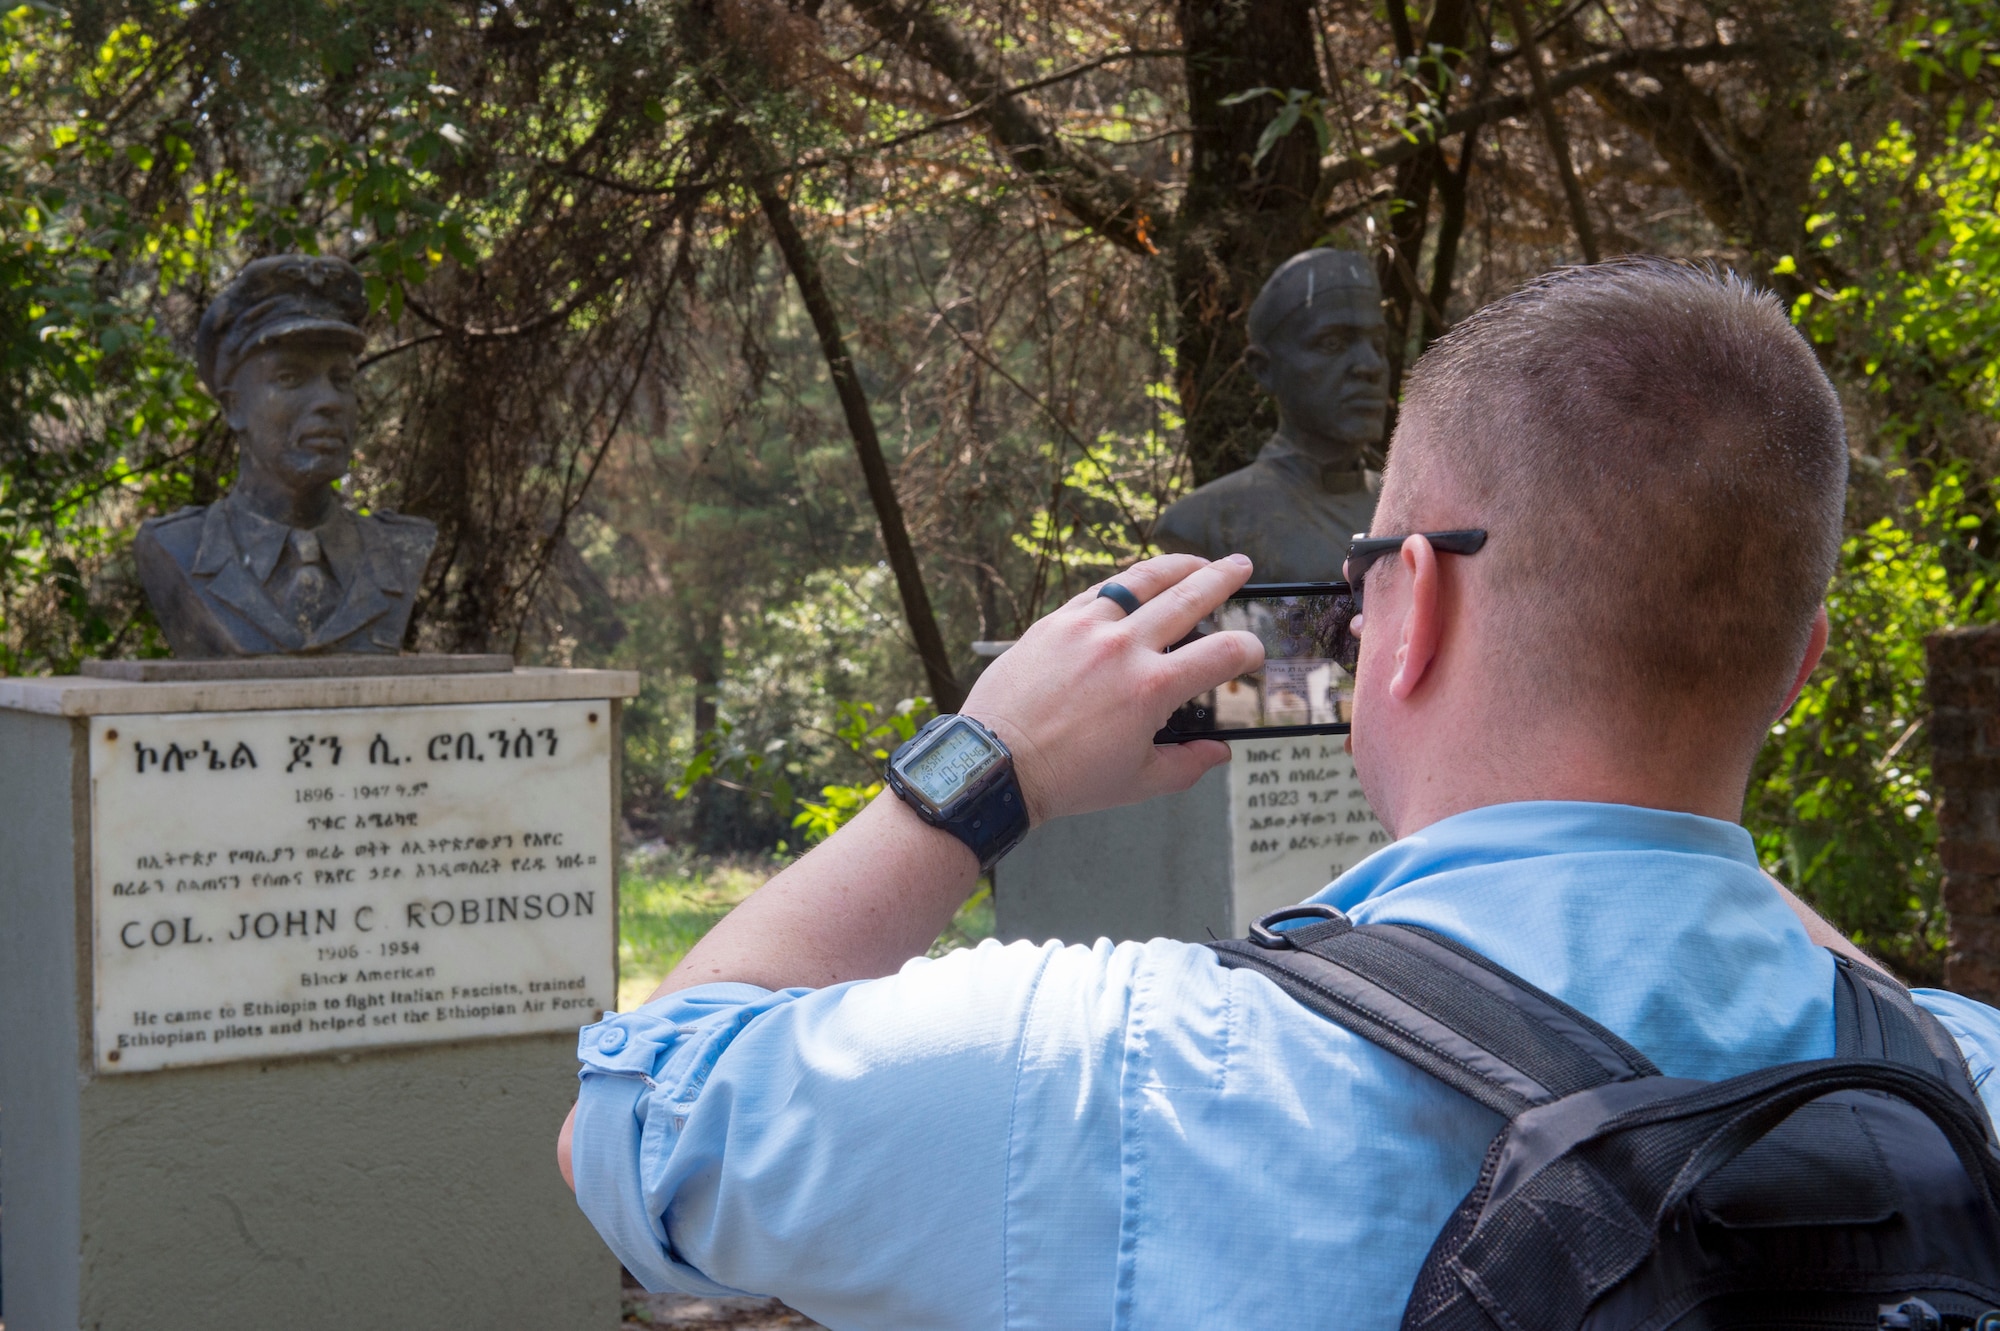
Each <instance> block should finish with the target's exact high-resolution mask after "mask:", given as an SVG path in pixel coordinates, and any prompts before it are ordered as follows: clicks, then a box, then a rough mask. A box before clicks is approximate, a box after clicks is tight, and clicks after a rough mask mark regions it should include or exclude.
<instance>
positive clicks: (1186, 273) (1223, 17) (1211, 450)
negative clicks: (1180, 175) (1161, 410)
mask: <svg viewBox="0 0 2000 1331" xmlns="http://www.w3.org/2000/svg"><path fill="white" fill-rule="evenodd" d="M1179 10H1180V26H1181V42H1182V46H1183V47H1184V49H1185V51H1186V55H1185V56H1183V57H1182V59H1183V61H1184V64H1185V68H1186V71H1187V90H1188V117H1189V121H1190V123H1191V125H1192V126H1193V129H1194V135H1193V146H1192V154H1193V155H1192V160H1191V162H1190V164H1189V169H1188V181H1187V192H1186V194H1185V195H1184V196H1183V201H1182V204H1181V209H1180V213H1179V215H1178V217H1177V218H1176V219H1175V223H1174V228H1173V234H1172V254H1171V260H1170V261H1171V265H1172V278H1173V291H1174V301H1175V304H1176V306H1177V307H1178V316H1179V317H1178V321H1177V323H1176V327H1175V336H1174V350H1175V353H1176V355H1177V358H1178V361H1179V364H1178V367H1177V377H1178V380H1179V385H1178V386H1179V389H1180V396H1181V410H1182V413H1183V414H1184V415H1185V416H1186V418H1187V448H1188V457H1189V461H1190V462H1191V464H1192V466H1193V470H1194V480H1195V483H1196V484H1197V485H1200V484H1205V483H1207V482H1208V481H1212V480H1214V479H1215V478H1216V477H1218V476H1221V475H1223V474H1225V473H1227V472H1231V471H1234V470H1236V469H1237V468H1238V467H1241V466H1243V465H1245V464H1246V463H1248V462H1249V461H1250V460H1251V459H1252V458H1254V457H1255V456H1256V455H1257V449H1258V446H1259V445H1260V444H1262V443H1263V440H1264V436H1265V435H1267V434H1268V433H1269V432H1270V430H1271V428H1272V427H1273V425H1275V424H1276V421H1277V414H1276V412H1275V410H1274V409H1273V408H1272V407H1271V406H1270V404H1269V403H1268V402H1267V401H1266V400H1265V399H1264V396H1263V393H1262V391H1261V390H1260V389H1259V388H1258V387H1257V385H1256V383H1255V382H1254V381H1253V380H1252V379H1251V378H1250V375H1249V372H1248V370H1247V369H1246V368H1245V366H1244V364H1243V351H1244V348H1245V347H1246V346H1247V336H1246V327H1245V316H1246V315H1247V314H1248V312H1249V309H1250V302H1251V301H1253V300H1255V299H1256V297H1257V292H1258V291H1259V290H1260V289H1261V288H1262V287H1263V285H1264V280H1265V279H1266V278H1268V277H1269V276H1270V275H1271V270H1272V269H1274V268H1276V267H1277V266H1278V265H1279V264H1280V263H1283V262H1284V261H1285V260H1286V259H1288V258H1290V257H1291V256H1292V255H1294V254H1296V253H1298V252H1299V251H1300V250H1303V249H1307V248H1310V247H1311V245H1312V244H1313V242H1314V241H1315V240H1316V239H1318V236H1319V216H1318V213H1317V211H1316V210H1315V209H1314V207H1313V195H1314V192H1315V191H1316V190H1317V189H1318V186H1319V141H1318V138H1317V136H1316V135H1315V134H1314V133H1313V130H1312V128H1311V126H1310V125H1308V124H1306V123H1305V121H1304V120H1303V119H1301V121H1300V123H1299V125H1298V126H1297V127H1296V128H1294V129H1293V130H1292V132H1291V133H1289V134H1287V135H1286V136H1285V137H1284V138H1283V139H1281V140H1279V142H1278V143H1276V144H1274V145H1273V146H1272V148H1271V150H1270V151H1269V152H1268V153H1266V154H1265V155H1264V158H1263V160H1262V161H1261V162H1258V163H1256V164H1255V165H1254V166H1253V165H1252V163H1251V159H1252V158H1253V157H1255V156H1256V153H1257V140H1258V139H1259V138H1260V137H1262V135H1263V133H1264V128H1265V126H1267V125H1269V124H1270V123H1271V120H1272V118H1273V117H1274V116H1276V115H1277V114H1278V111H1279V108H1280V106H1281V103H1280V101H1279V100H1278V99H1277V98H1273V97H1268V96H1267V97H1256V98H1252V99H1250V100H1248V101H1245V102H1240V103H1238V104H1237V105H1235V106H1224V105H1222V101H1223V99H1224V98H1226V97H1229V96H1231V95H1232V94H1235V93H1240V92H1247V91H1248V90H1250V89H1252V88H1256V87H1260V86H1268V87H1275V88H1276V89H1277V90H1278V91H1279V92H1280V93H1284V92H1286V91H1289V90H1291V89H1299V90H1301V91H1303V92H1306V93H1308V94H1310V95H1312V96H1314V97H1317V96H1319V95H1320V92H1321V84H1320V76H1319V61H1318V59H1317V58H1316V57H1315V55H1314V54H1313V52H1314V49H1315V48H1314V41H1313V26H1312V18H1313V7H1312V4H1311V3H1310V0H1232V2H1231V3H1216V2H1215V0H1179Z"/></svg>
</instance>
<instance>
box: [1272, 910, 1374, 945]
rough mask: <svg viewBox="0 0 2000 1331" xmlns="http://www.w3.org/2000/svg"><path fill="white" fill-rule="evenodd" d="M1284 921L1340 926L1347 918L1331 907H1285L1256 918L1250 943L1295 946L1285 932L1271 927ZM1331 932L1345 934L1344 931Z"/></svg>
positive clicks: (1322, 933)
mask: <svg viewBox="0 0 2000 1331" xmlns="http://www.w3.org/2000/svg"><path fill="white" fill-rule="evenodd" d="M1286 920H1338V921H1339V922H1340V923H1342V924H1346V923H1347V917H1346V916H1345V915H1342V914H1341V913H1340V912H1339V911H1337V910H1335V909H1334V908H1333V907H1331V906H1319V905H1305V906H1287V907H1285V908H1284V909H1283V910H1274V911H1272V912H1271V913H1270V914H1269V915H1264V916H1260V917H1258V920H1257V922H1256V923H1255V924H1253V925H1251V926H1250V941H1251V942H1253V943H1255V944H1256V945H1257V946H1258V947H1262V948H1272V949H1276V948H1285V947H1295V946H1297V944H1296V943H1294V942H1293V941H1292V940H1291V939H1289V938H1287V937H1285V931H1283V930H1281V929H1273V928H1272V927H1271V926H1272V925H1274V924H1283V923H1284V922H1285V921H1286ZM1308 927H1311V926H1308ZM1350 927H1352V926H1350ZM1333 932H1336V933H1345V932H1346V930H1344V929H1341V930H1334V931H1333ZM1320 936H1321V937H1324V936H1325V931H1321V933H1320Z"/></svg>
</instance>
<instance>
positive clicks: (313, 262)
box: [133, 254, 437, 658]
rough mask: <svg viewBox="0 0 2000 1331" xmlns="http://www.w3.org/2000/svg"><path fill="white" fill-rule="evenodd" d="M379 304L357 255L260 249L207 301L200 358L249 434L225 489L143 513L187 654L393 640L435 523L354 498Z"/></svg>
mask: <svg viewBox="0 0 2000 1331" xmlns="http://www.w3.org/2000/svg"><path fill="white" fill-rule="evenodd" d="M367 312H368V303H367V300H366V299H365V297H364V296H363V294H362V286H361V274H360V273H358V272H356V271H355V269H354V265H352V264H350V263H348V262H347V261H346V260H345V259H334V258H323V257H319V256H315V255H302V254H287V255H280V256H277V257H274V258H268V259H258V260H257V261H255V262H254V263H251V264H249V265H248V266H247V267H245V268H244V269H243V271H242V272H241V273H239V274H238V275H237V277H236V280H235V281H234V282H232V283H230V284H229V287H228V289H227V290H225V291H224V292H223V293H222V295H221V296H220V297H218V298H217V299H216V301H215V303H214V304H213V305H210V306H209V307H208V310H207V311H206V312H205V313H204V314H203V315H202V319H201V326H200V328H199V330H198V331H197V332H196V334H195V361H196V366H197V368H198V369H199V371H200V373H201V378H202V382H203V383H205V384H207V385H208V390H209V391H210V392H211V393H213V394H214V395H215V397H216V400H217V401H218V402H220V403H221V404H222V409H223V412H224V413H225V415H226V417H227V419H228V421H229V428H230V429H231V430H232V431H234V432H235V434H236V439H237V447H238V454H237V457H238V467H237V477H236V485H235V487H234V488H233V489H232V490H230V492H229V494H228V496H227V497H226V498H224V499H223V500H221V501H220V502H219V503H214V504H208V505H206V506H198V507H193V508H184V509H181V510H180V511H179V512H178V513H173V514H169V515H168V516H166V517H163V518H154V519H152V520H151V521H149V522H146V523H145V524H143V525H142V526H141V527H140V528H139V536H138V539H137V540H136V542H135V543H134V545H133V554H134V557H135V558H136V559H137V561H138V565H139V579H140V581H141V582H142V583H143V584H144V586H145V588H146V599H147V600H149V601H150V602H152V606H153V613H154V614H155V615H156V616H157V617H158V619H159V621H160V628H161V630H162V631H163V632H165V634H166V636H167V642H168V643H169V644H170V645H171V646H172V647H173V650H174V655H175V656H177V657H184V658H186V657H193V658H203V657H209V658H213V657H231V656H274V655H285V656H306V655H333V654H339V655H350V654H362V653H394V652H396V651H398V650H400V649H401V647H402V642H403V633H404V630H405V629H406V628H408V626H409V622H410V607H411V603H412V599H413V596H414V593H415V591H416V588H417V583H418V580H419V579H420V578H421V577H422V575H423V571H424V565H425V563H426V562H427V561H428V560H429V559H430V554H431V547H432V546H434V545H435V544H437V528H436V526H435V525H433V524H432V523H430V522H427V521H425V520H424V519H422V518H406V517H402V516H399V515H397V514H393V513H387V512H383V511H381V510H379V509H378V510H376V511H375V512H373V513H370V514H367V515H365V516H364V515H362V514H359V513H356V512H354V511H353V510H352V509H350V508H348V507H346V506H345V505H344V504H342V503H341V501H340V495H339V494H338V492H337V491H336V490H335V489H334V485H335V483H336V482H338V481H339V480H340V478H341V477H343V476H345V475H346V474H347V468H348V464H349V463H350V462H351V461H352V460H353V457H354V428H355V423H356V418H357V411H356V407H355V398H354V374H355V355H356V353H358V352H359V351H360V350H361V346H362V342H363V338H362V333H361V329H360V327H359V324H360V322H361V319H362V317H363V316H364V315H366V314H367Z"/></svg>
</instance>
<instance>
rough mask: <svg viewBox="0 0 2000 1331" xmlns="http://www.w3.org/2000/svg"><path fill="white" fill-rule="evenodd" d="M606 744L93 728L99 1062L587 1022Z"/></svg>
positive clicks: (146, 725) (380, 711) (608, 731)
mask: <svg viewBox="0 0 2000 1331" xmlns="http://www.w3.org/2000/svg"><path fill="white" fill-rule="evenodd" d="M612 730H613V721H612V711H611V706H610V704H609V703H607V702H540V703H491V704H458V705H453V706H434V707H384V708H334V709H326V710H316V711H296V712H207V713H184V714H171V715H151V716H143V715H142V716H100V717H95V718H93V719H92V720H91V723H90V759H91V761H90V786H91V820H90V826H91V877H92V912H91V913H92V922H93V935H94V937H93V955H94V961H95V985H94V989H93V992H94V995H95V1010H96V1020H95V1023H94V1030H95V1049H96V1063H97V1068H98V1070H99V1071H100V1072H137V1071H144V1070H148V1069H153V1068H163V1067H175V1066H180V1065H184V1064H190V1063H218V1062H225V1061H230V1060H236V1059H253V1058H267V1057H272V1056H278V1055H286V1054H303V1053H312V1052H317V1051H322V1050H330V1049H346V1048H353V1047H356V1046H363V1045H387V1044H409V1043H415V1042H419V1041H427V1040H461V1039H468V1038H476V1037H481V1036H492V1035H516V1034H522V1033H526V1032H534V1031H562V1030H574V1029H575V1028H576V1027H578V1026H581V1025H584V1024H585V1023H587V1022H590V1021H593V1020H595V1019H596V1017H597V1015H598V1013H599V1012H600V1011H601V1010H602V1009H603V1008H604V1007H605V1006H607V1005H608V1004H609V1003H610V1002H611V1001H612V996H613V993H614V982H613V980H614V971H613V957H614V953H615V937H616V927H617V919H616V911H615V908H614V898H613V878H612V873H613V857H612V848H611V828H612V803H611V801H612V791H611V770H612V769H611V746H612V744H613V742H614V736H613V734H612Z"/></svg>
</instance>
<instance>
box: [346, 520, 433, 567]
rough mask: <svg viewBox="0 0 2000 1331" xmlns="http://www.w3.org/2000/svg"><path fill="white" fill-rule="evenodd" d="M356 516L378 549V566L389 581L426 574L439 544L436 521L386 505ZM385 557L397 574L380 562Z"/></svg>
mask: <svg viewBox="0 0 2000 1331" xmlns="http://www.w3.org/2000/svg"><path fill="white" fill-rule="evenodd" d="M355 517H356V519H357V521H358V522H359V523H360V525H361V531H362V539H363V540H364V541H365V542H366V543H367V545H368V546H369V548H371V549H372V550H373V551H374V552H375V557H376V559H377V561H378V562H377V564H376V567H377V568H378V569H381V570H383V574H384V576H385V577H386V578H387V579H388V581H390V582H392V583H395V582H402V583H407V582H409V581H410V580H412V579H415V578H419V577H421V576H423V571H424V565H426V564H428V563H429V562H430V558H431V550H432V548H433V547H434V546H436V545H437V538H438V531H437V524H436V523H435V522H432V521H431V520H430V519H429V518H416V517H411V516H409V515H408V514H406V513H397V512H395V511H394V510H392V509H386V508H378V509H373V510H371V511H370V512H369V513H368V514H367V515H366V516H363V515H361V514H356V515H355ZM384 559H386V560H387V561H388V563H389V566H392V567H393V568H394V569H395V570H396V573H395V574H389V573H388V572H387V570H386V568H384V565H383V564H382V563H381V562H380V561H382V560H384Z"/></svg>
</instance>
